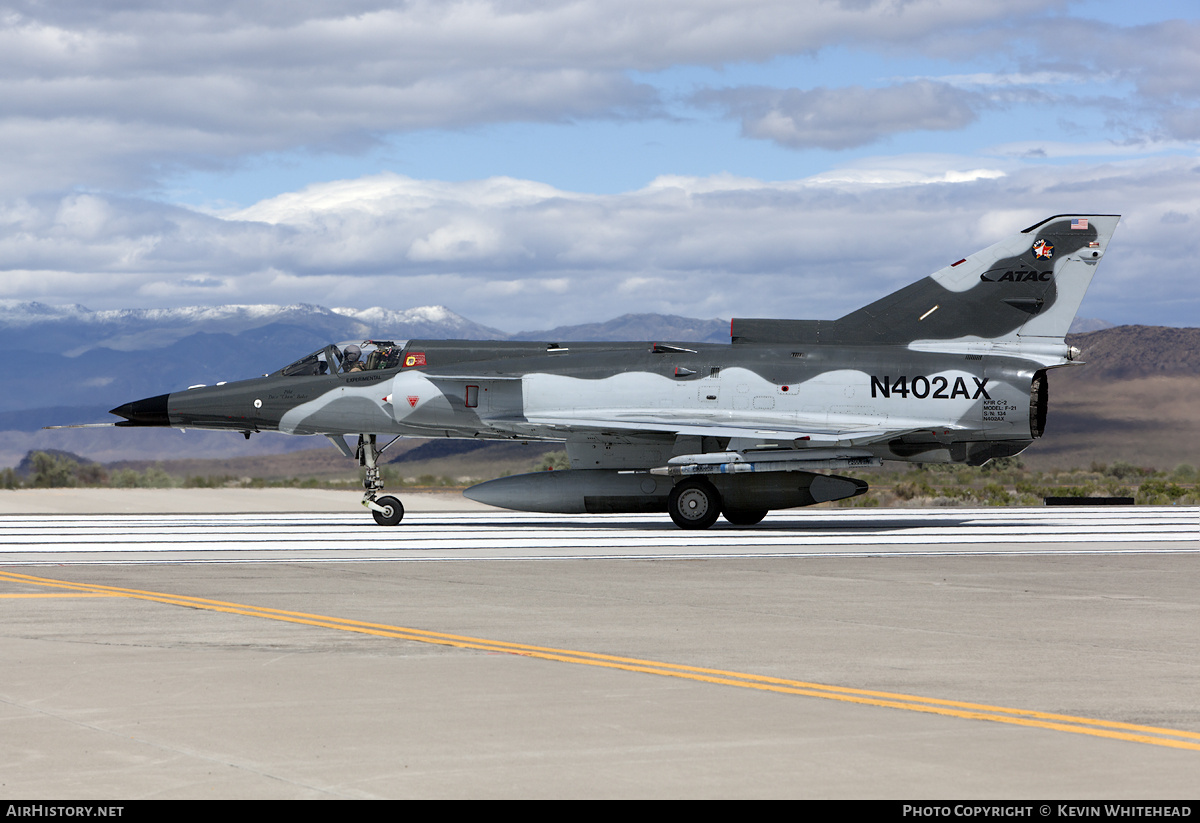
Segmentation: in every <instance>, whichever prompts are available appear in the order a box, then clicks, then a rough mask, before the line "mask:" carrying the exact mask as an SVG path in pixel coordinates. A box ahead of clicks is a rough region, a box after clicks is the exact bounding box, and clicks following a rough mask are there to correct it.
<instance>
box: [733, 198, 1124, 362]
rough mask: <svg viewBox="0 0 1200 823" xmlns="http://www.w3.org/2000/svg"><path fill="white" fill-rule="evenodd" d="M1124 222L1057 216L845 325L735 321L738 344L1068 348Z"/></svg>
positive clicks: (895, 295)
mask: <svg viewBox="0 0 1200 823" xmlns="http://www.w3.org/2000/svg"><path fill="white" fill-rule="evenodd" d="M1120 219H1121V218H1120V215H1115V214H1097V215H1070V214H1059V215H1055V216H1054V217H1051V218H1048V219H1046V220H1043V221H1042V222H1040V223H1037V224H1035V225H1033V226H1030V227H1029V228H1027V229H1025V230H1024V231H1022V232H1021V233H1020V234H1017V235H1014V236H1013V237H1010V238H1008V239H1006V240H1002V241H1000V242H999V243H996V244H995V245H993V246H989V247H988V248H986V249H984V250H983V251H979V252H976V253H975V254H972V255H971V256H970V257H966V258H964V259H962V260H959V261H958V262H957V263H954V264H952V265H949V266H946V267H945V268H944V269H941V270H940V271H937V272H934V273H933V274H931V275H930V276H929V277H925V278H923V279H921V280H919V281H917V282H916V283H913V284H912V285H911V286H905V287H904V288H902V289H900V290H899V291H897V292H893V293H892V294H889V295H888V296H887V297H884V298H881V299H879V300H876V301H875V302H874V303H871V304H870V305H868V306H864V307H863V308H861V309H858V310H857V311H854V312H851V313H850V314H848V315H846V316H845V317H842V318H841V319H839V320H832V321H828V320H803V321H770V320H735V321H734V323H733V327H732V331H733V336H734V341H735V342H741V341H751V340H759V341H762V342H768V340H770V342H784V341H783V340H782V339H781V338H783V337H784V336H792V338H793V341H794V342H803V341H804V340H811V341H812V342H820V343H842V344H849V345H866V344H896V343H912V342H914V341H918V340H929V341H933V340H942V341H946V340H1017V339H1019V338H1021V337H1026V338H1028V337H1033V338H1043V339H1044V338H1054V339H1057V340H1061V339H1062V338H1063V336H1064V335H1066V333H1067V330H1068V329H1069V328H1070V326H1071V322H1072V321H1073V320H1074V319H1075V313H1076V312H1077V311H1079V304H1080V303H1081V302H1083V296H1084V294H1085V293H1086V292H1087V289H1088V286H1089V285H1090V284H1091V282H1092V275H1093V274H1094V273H1095V271H1096V263H1098V262H1099V261H1100V258H1101V257H1103V256H1104V250H1105V248H1106V247H1107V246H1108V241H1109V239H1110V238H1111V237H1112V234H1113V231H1114V230H1115V229H1116V227H1117V221H1119V220H1120ZM797 338H802V339H797Z"/></svg>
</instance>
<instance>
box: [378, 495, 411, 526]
mask: <svg viewBox="0 0 1200 823" xmlns="http://www.w3.org/2000/svg"><path fill="white" fill-rule="evenodd" d="M375 502H376V503H377V504H378V505H380V506H383V511H381V512H379V511H375V510H374V509H371V516H372V517H374V518H375V522H376V523H378V524H379V525H381V526H395V525H397V524H399V523H400V521H401V520H403V519H404V506H403V505H401V503H400V501H399V500H398V499H396V498H395V497H391V496H388V497H381V498H379V499H378V500H376V501H375Z"/></svg>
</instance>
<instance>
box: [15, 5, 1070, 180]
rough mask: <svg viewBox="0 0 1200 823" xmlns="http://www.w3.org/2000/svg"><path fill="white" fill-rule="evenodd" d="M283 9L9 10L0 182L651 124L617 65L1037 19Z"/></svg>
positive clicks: (891, 44) (943, 10)
mask: <svg viewBox="0 0 1200 823" xmlns="http://www.w3.org/2000/svg"><path fill="white" fill-rule="evenodd" d="M1055 5H1064V4H1051V7H1053V6H1055ZM284 8H285V7H284V6H276V5H274V4H268V5H267V6H265V7H260V6H259V5H256V4H235V3H227V2H208V3H205V2H196V3H192V4H188V6H187V7H186V8H183V7H179V8H175V7H172V6H167V7H163V6H160V5H148V6H145V7H143V6H141V5H138V4H125V3H123V4H90V5H89V4H75V3H69V2H67V3H54V4H49V5H46V4H40V3H32V2H30V3H21V2H16V3H12V4H10V5H9V12H8V13H7V14H6V15H4V16H3V17H0V99H3V100H4V107H3V110H2V111H0V178H2V179H4V180H5V183H6V186H5V188H6V190H7V191H9V192H35V191H47V190H54V189H61V188H66V187H71V186H76V185H84V186H99V187H107V188H119V189H136V188H139V187H145V186H150V185H153V184H154V183H155V182H156V181H158V180H160V179H161V177H162V175H163V174H164V173H168V172H171V171H172V170H176V169H180V168H221V167H235V166H236V165H237V164H238V162H240V160H241V159H243V158H244V157H246V156H248V155H256V154H262V153H266V152H284V151H293V150H317V151H332V152H338V153H353V152H357V151H361V150H363V149H364V148H366V147H369V146H372V145H375V144H376V142H377V141H378V140H379V138H380V136H381V135H385V134H389V133H395V132H403V131H409V130H414V129H427V128H461V127H465V126H471V125H477V124H485V123H496V122H563V121H567V120H575V119H587V118H597V117H602V118H626V117H647V116H650V117H654V116H661V115H662V114H663V113H664V112H663V108H662V104H661V101H660V100H659V95H658V92H657V91H656V90H655V89H654V88H652V87H651V86H650V85H648V84H646V83H638V82H634V81H633V80H631V79H630V77H629V72H631V71H642V72H655V71H659V70H662V69H667V68H671V67H673V66H680V65H693V66H694V65H702V66H722V65H727V64H730V63H736V62H741V61H763V60H769V59H771V58H772V57H775V56H777V55H781V54H784V55H786V54H803V53H816V52H818V51H820V50H821V49H825V48H828V47H830V46H833V45H838V44H843V45H844V44H856V45H858V46H861V47H867V48H879V47H886V48H900V49H909V50H916V51H920V50H921V49H924V48H927V46H928V44H929V43H930V42H936V41H937V40H938V39H940V38H946V37H950V36H952V35H953V33H955V32H958V33H969V32H972V31H974V30H975V29H977V28H979V27H985V28H986V27H988V26H991V25H996V24H998V23H1001V22H1003V21H1007V20H1011V19H1013V18H1014V17H1016V18H1020V17H1021V16H1023V15H1035V16H1037V15H1043V14H1044V13H1045V9H1046V4H1045V3H1044V2H1037V1H1036V0H1011V1H1010V2H1008V3H1005V4H981V3H977V2H974V0H875V2H862V3H847V2H832V1H831V0H829V1H827V0H805V1H804V2H801V1H799V0H738V2H730V0H659V2H655V3H649V4H647V3H645V2H640V1H639V2H634V0H572V1H571V2H568V1H567V0H563V1H562V2H522V1H521V0H514V1H513V2H501V1H500V0H494V1H489V0H464V1H463V2H448V3H443V2H433V0H425V1H422V0H418V1H417V2H408V3H400V2H395V3H389V2H358V3H347V4H341V3H315V2H313V3H294V4H292V3H289V4H287V5H286V13H285V12H284V11H282V10H283V9H284ZM932 116H933V115H932V114H927V115H926V117H927V119H928V118H930V117H932ZM952 119H953V117H952ZM764 128H765V126H764Z"/></svg>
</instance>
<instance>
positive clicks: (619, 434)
mask: <svg viewBox="0 0 1200 823" xmlns="http://www.w3.org/2000/svg"><path fill="white" fill-rule="evenodd" d="M402 345H403V354H402V356H401V358H400V365H399V366H398V367H395V368H391V369H381V370H375V371H355V372H349V373H339V374H310V375H303V376H288V375H284V374H281V373H276V374H274V375H269V376H266V377H262V378H257V379H253V380H245V381H239V382H231V383H227V384H223V385H217V386H202V387H194V388H191V389H188V390H186V391H182V392H174V393H172V394H169V395H165V396H163V397H162V398H153V399H151V400H148V401H138V402H139V403H141V404H147V403H151V402H154V401H157V406H156V407H155V411H157V412H159V413H160V416H159V417H157V418H155V423H156V424H158V425H164V424H165V425H171V426H177V427H181V428H201V429H222V430H234V431H242V432H261V431H280V432H284V433H288V434H301V435H304V434H349V435H355V434H362V433H376V434H387V435H405V436H413V437H459V438H504V439H519V440H558V441H571V440H580V439H590V440H593V441H595V440H597V439H603V438H604V437H605V436H609V437H611V438H613V439H614V441H616V442H624V441H628V440H630V439H634V440H638V441H640V442H651V441H654V440H656V439H661V440H663V441H664V442H667V441H674V440H675V438H676V437H677V436H679V433H680V432H687V431H695V433H696V436H698V437H705V436H708V435H707V432H708V430H710V429H711V430H712V431H713V432H716V431H718V430H721V431H722V432H723V433H724V434H725V437H726V438H729V437H730V435H731V434H734V435H736V434H737V433H738V432H739V431H741V432H742V433H743V434H744V438H743V439H748V440H754V439H756V438H757V439H759V440H761V441H763V442H764V443H766V442H779V443H783V442H785V441H786V440H788V439H791V440H793V441H794V442H793V443H792V444H791V446H792V447H793V448H795V447H801V448H802V447H805V446H806V445H812V446H816V445H820V444H821V443H823V442H829V440H830V439H831V438H832V439H836V438H837V436H838V435H839V434H843V435H844V438H843V439H844V440H847V441H851V440H854V439H855V436H854V435H855V433H856V432H871V431H879V430H890V431H899V432H904V434H902V435H900V436H898V437H896V438H893V440H892V441H889V442H888V443H883V444H879V443H876V444H874V445H873V446H871V447H870V450H871V451H872V453H874V454H876V455H877V456H879V457H883V458H887V459H901V460H925V461H936V462H946V461H953V462H980V461H978V459H977V458H978V457H979V456H980V455H981V454H983V452H984V451H986V452H987V453H988V454H991V455H993V456H995V455H996V454H999V453H1015V451H1019V450H1020V449H1021V448H1023V447H1024V446H1025V445H1027V444H1028V443H1029V442H1030V441H1031V440H1032V439H1034V438H1035V437H1037V436H1038V435H1039V434H1040V428H1041V423H1040V422H1039V417H1041V418H1042V419H1043V420H1044V413H1045V412H1044V406H1045V391H1044V388H1043V389H1042V390H1041V392H1040V394H1039V392H1038V391H1036V389H1035V390H1033V391H1031V387H1034V386H1035V385H1036V384H1037V383H1038V379H1035V378H1038V375H1039V372H1041V371H1042V366H1041V365H1040V364H1039V363H1037V362H1033V361H1031V360H1028V359H1025V358H1023V357H1014V356H1004V355H1000V356H997V355H984V354H981V353H971V352H937V351H934V352H931V351H915V350H912V349H911V348H909V347H904V346H875V347H872V346H820V345H814V346H807V347H799V346H781V345H777V344H755V343H744V344H734V345H718V344H707V345H706V344H694V343H676V344H654V343H561V344H559V343H509V342H479V341H453V340H451V341H444V340H443V341H435V340H412V341H407V342H406V343H404V344H402ZM405 364H412V365H405ZM1040 382H1041V384H1042V386H1043V387H1044V384H1045V380H1044V377H1042V378H1040ZM134 405H136V404H130V407H132V406H134ZM130 407H126V408H130ZM118 413H121V412H120V411H119V410H118ZM132 417H133V416H131V419H132ZM143 417H145V415H143ZM149 422H150V421H149V419H145V420H143V424H149ZM135 424H136V421H135ZM735 429H736V430H735ZM808 430H812V431H816V432H823V433H826V437H825V438H824V440H822V439H821V438H816V439H815V440H814V439H812V438H810V437H806V436H805V435H804V434H803V433H802V432H805V431H808ZM718 439H719V438H718ZM986 444H990V445H986ZM716 446H717V447H719V448H725V447H727V446H728V444H727V443H726V444H723V445H722V444H716ZM1014 450H1015V451H1014ZM973 457H974V458H976V459H972V458H973ZM657 459H658V458H657V457H655V456H653V455H650V456H648V457H647V458H646V462H648V463H654V462H656V460H657ZM985 459H986V458H985ZM620 460H624V461H626V462H625V463H623V464H622V465H623V466H625V467H628V468H637V467H638V466H629V465H626V464H627V462H628V458H627V457H623V458H620ZM634 462H635V463H636V462H637V461H636V460H634ZM649 467H650V466H644V468H649Z"/></svg>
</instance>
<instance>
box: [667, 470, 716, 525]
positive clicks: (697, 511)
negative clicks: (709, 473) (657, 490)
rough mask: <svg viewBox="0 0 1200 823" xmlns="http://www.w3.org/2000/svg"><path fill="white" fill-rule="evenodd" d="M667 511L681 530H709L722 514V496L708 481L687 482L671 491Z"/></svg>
mask: <svg viewBox="0 0 1200 823" xmlns="http://www.w3.org/2000/svg"><path fill="white" fill-rule="evenodd" d="M667 511H668V512H670V514H671V519H672V520H674V521H675V525H676V526H678V527H679V528H681V529H707V528H708V527H709V526H711V525H712V524H713V523H716V522H717V517H719V516H720V514H721V495H720V494H718V493H717V490H716V489H715V488H714V487H713V484H712V483H709V482H708V481H707V480H702V479H697V480H685V481H683V482H682V483H679V484H677V485H676V486H675V488H673V489H671V494H670V495H669V496H668V497H667Z"/></svg>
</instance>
